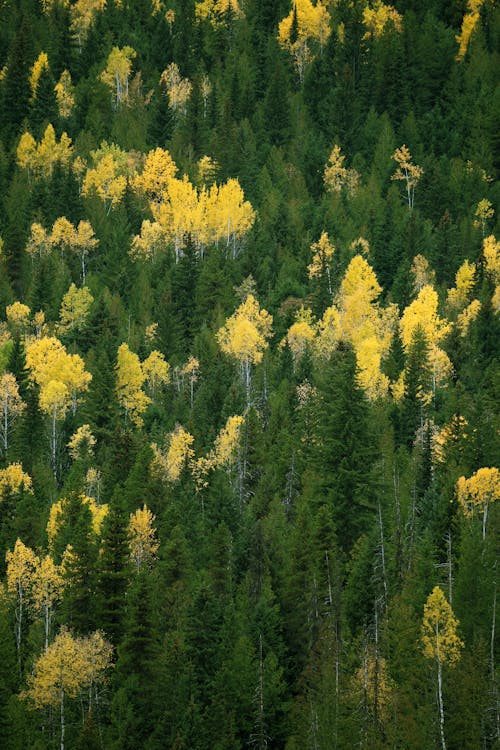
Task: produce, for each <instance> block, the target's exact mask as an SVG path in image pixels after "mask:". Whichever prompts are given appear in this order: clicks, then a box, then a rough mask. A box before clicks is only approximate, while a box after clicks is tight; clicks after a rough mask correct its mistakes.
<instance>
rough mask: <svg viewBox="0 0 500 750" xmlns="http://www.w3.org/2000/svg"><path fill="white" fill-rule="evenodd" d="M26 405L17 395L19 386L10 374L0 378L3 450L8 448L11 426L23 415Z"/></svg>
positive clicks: (0, 432) (0, 416) (0, 433)
mask: <svg viewBox="0 0 500 750" xmlns="http://www.w3.org/2000/svg"><path fill="white" fill-rule="evenodd" d="M25 408H26V404H25V403H24V401H23V400H22V398H21V396H20V395H19V386H18V384H17V381H16V378H15V377H14V375H12V373H11V372H6V373H4V374H3V375H2V376H0V439H1V441H2V445H3V449H4V451H5V452H7V450H8V448H9V433H10V430H11V428H12V424H13V423H14V422H15V421H16V419H17V418H18V417H19V415H20V414H22V413H23V411H24V409H25Z"/></svg>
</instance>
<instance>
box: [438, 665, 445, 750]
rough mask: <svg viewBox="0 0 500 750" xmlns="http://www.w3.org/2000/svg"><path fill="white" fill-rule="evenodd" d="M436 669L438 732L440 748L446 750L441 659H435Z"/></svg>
mask: <svg viewBox="0 0 500 750" xmlns="http://www.w3.org/2000/svg"><path fill="white" fill-rule="evenodd" d="M437 667H438V702H439V731H440V734H441V747H442V748H443V750H446V741H445V738H444V707H443V665H442V663H441V659H440V658H439V657H438V659H437Z"/></svg>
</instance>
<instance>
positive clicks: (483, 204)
mask: <svg viewBox="0 0 500 750" xmlns="http://www.w3.org/2000/svg"><path fill="white" fill-rule="evenodd" d="M494 215H495V209H494V208H493V206H492V204H491V202H490V201H489V200H488V199H487V198H483V199H482V200H480V201H479V203H478V204H477V207H476V210H475V212H474V216H477V218H478V221H479V222H480V223H481V229H482V234H483V239H484V235H485V234H486V222H487V221H488V219H492V218H493V217H494ZM477 223H478V222H476V221H475V222H474V226H477Z"/></svg>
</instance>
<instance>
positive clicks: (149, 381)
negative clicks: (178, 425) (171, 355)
mask: <svg viewBox="0 0 500 750" xmlns="http://www.w3.org/2000/svg"><path fill="white" fill-rule="evenodd" d="M142 372H143V374H144V377H145V380H146V385H147V388H148V390H149V393H150V396H151V400H152V402H153V403H154V400H155V396H156V392H157V391H158V389H159V388H161V387H162V386H165V385H168V383H170V379H171V378H170V365H169V364H168V362H167V361H166V360H165V357H164V356H163V354H162V353H161V352H159V351H158V350H157V349H153V351H152V352H151V354H150V355H149V357H147V358H146V359H145V360H144V362H143V363H142Z"/></svg>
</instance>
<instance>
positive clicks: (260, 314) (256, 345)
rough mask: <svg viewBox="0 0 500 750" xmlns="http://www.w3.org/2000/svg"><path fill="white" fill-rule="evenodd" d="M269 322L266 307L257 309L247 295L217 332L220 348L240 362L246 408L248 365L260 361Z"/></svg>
mask: <svg viewBox="0 0 500 750" xmlns="http://www.w3.org/2000/svg"><path fill="white" fill-rule="evenodd" d="M272 323H273V318H272V316H271V315H269V313H268V312H267V310H261V309H260V307H259V303H258V302H257V300H256V299H255V297H254V296H253V295H252V294H249V295H248V297H247V298H246V300H245V301H244V302H242V303H241V305H240V306H239V307H238V309H237V310H236V311H235V312H234V313H233V315H231V317H230V318H228V319H227V321H226V323H225V324H224V326H222V328H220V329H219V331H218V332H217V341H218V343H219V346H220V348H221V350H222V351H223V352H224V354H227V355H228V356H230V357H233V358H234V359H236V360H237V361H238V362H239V363H240V366H241V375H242V379H243V383H244V385H245V390H246V397H247V408H248V407H249V406H250V390H251V367H252V365H256V364H258V363H259V362H261V361H262V357H263V355H264V351H265V350H266V348H267V346H268V339H269V338H270V337H271V333H272Z"/></svg>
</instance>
